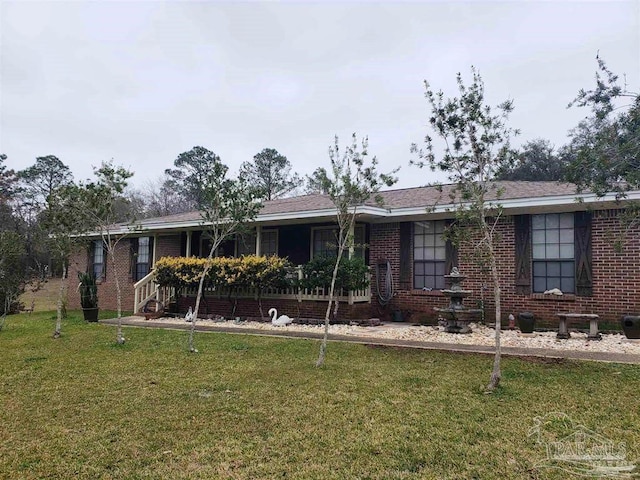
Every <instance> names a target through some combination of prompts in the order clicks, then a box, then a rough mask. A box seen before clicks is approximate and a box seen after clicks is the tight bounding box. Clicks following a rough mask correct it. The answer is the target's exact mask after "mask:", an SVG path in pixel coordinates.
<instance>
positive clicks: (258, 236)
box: [256, 225, 262, 257]
mask: <svg viewBox="0 0 640 480" xmlns="http://www.w3.org/2000/svg"><path fill="white" fill-rule="evenodd" d="M261 246H262V225H258V226H257V227H256V256H258V257H259V256H260V250H261Z"/></svg>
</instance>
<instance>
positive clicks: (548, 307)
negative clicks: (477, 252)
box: [370, 211, 640, 327]
mask: <svg viewBox="0 0 640 480" xmlns="http://www.w3.org/2000/svg"><path fill="white" fill-rule="evenodd" d="M497 232H498V234H499V235H500V236H501V239H502V241H501V242H500V245H499V247H498V249H497V252H496V253H497V258H498V270H499V275H500V278H501V282H500V284H501V292H502V302H501V303H502V321H503V322H506V318H507V317H508V315H509V314H510V313H513V314H514V315H515V316H516V317H517V315H518V313H520V312H524V311H529V312H532V313H534V314H535V316H536V321H537V324H538V325H540V326H547V327H556V326H557V324H558V321H557V317H556V313H558V312H578V313H597V314H598V315H600V318H601V321H606V322H608V323H611V324H616V325H617V324H618V322H619V321H620V318H621V317H622V316H623V315H627V314H630V313H633V314H636V315H637V314H638V313H640V227H638V226H636V227H635V228H634V229H633V230H632V231H630V232H628V234H627V236H626V242H625V244H624V247H623V249H622V251H620V252H617V251H616V250H615V248H614V244H615V240H616V238H618V235H619V234H620V233H621V232H622V226H621V225H620V222H619V220H618V217H617V213H616V212H615V211H614V212H612V211H601V212H595V213H594V216H593V223H592V253H593V296H592V297H580V296H576V295H564V296H562V297H548V296H543V295H541V294H531V295H518V294H516V292H515V285H514V276H515V247H514V225H513V219H512V218H505V219H503V220H502V221H501V222H500V224H499V225H498V228H497ZM370 243H371V259H372V263H371V265H372V272H373V280H372V281H373V282H374V283H373V285H372V287H373V291H374V292H375V281H376V280H375V261H376V260H377V259H380V258H388V259H389V260H390V262H391V265H392V268H393V271H394V275H393V278H394V287H395V296H394V298H393V301H392V302H391V304H390V305H389V306H388V307H387V308H386V309H383V311H382V313H381V314H380V315H381V316H382V317H386V318H387V319H389V318H390V315H391V312H392V311H393V310H402V311H403V312H405V313H406V312H411V319H412V320H420V319H422V320H429V321H435V320H436V313H435V312H434V310H433V308H434V307H442V306H446V305H447V304H448V298H447V297H445V296H444V295H443V294H442V293H440V292H422V291H417V290H399V289H398V281H397V280H398V275H399V272H398V269H399V254H397V253H394V252H397V251H398V245H399V244H400V234H399V224H398V223H389V224H378V225H373V226H372V228H371V242H370ZM473 248H474V247H473V245H463V246H461V248H460V252H459V268H460V271H461V273H462V274H463V275H467V277H468V278H467V279H466V280H465V282H464V283H463V287H464V289H465V290H471V291H472V292H473V293H472V294H471V295H470V296H469V297H468V298H467V299H466V300H465V305H467V306H468V307H471V308H477V306H478V304H479V302H480V300H481V298H482V296H484V300H485V312H486V316H487V319H486V320H487V321H493V320H494V319H493V318H492V313H493V311H494V310H493V308H494V305H493V291H492V287H491V276H490V273H489V272H483V271H481V269H480V268H479V267H478V266H477V264H475V263H474V262H473V261H470V256H471V253H472V249H473ZM411 264H412V265H413V261H412V262H411ZM483 286H484V290H483V291H482V295H481V289H482V287H483ZM373 303H374V304H375V303H376V302H375V300H374V301H373ZM374 310H375V308H374Z"/></svg>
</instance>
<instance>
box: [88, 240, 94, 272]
mask: <svg viewBox="0 0 640 480" xmlns="http://www.w3.org/2000/svg"><path fill="white" fill-rule="evenodd" d="M95 248H96V244H95V242H94V241H93V240H91V241H90V242H89V248H87V273H88V272H93V259H94V258H95V255H94V252H95Z"/></svg>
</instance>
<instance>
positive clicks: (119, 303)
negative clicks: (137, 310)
mask: <svg viewBox="0 0 640 480" xmlns="http://www.w3.org/2000/svg"><path fill="white" fill-rule="evenodd" d="M116 247H117V244H116V245H114V246H113V248H112V249H111V251H110V253H111V265H112V266H113V280H114V281H115V284H116V302H117V307H118V332H117V333H116V342H117V343H118V345H122V344H124V342H125V338H124V335H123V334H122V293H121V292H120V281H119V280H118V271H117V270H116V251H115V249H116Z"/></svg>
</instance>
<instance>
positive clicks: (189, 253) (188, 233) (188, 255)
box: [185, 230, 193, 258]
mask: <svg viewBox="0 0 640 480" xmlns="http://www.w3.org/2000/svg"><path fill="white" fill-rule="evenodd" d="M192 233H193V232H192V231H191V230H187V248H186V250H185V255H186V256H187V258H188V257H190V256H191V234H192Z"/></svg>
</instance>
